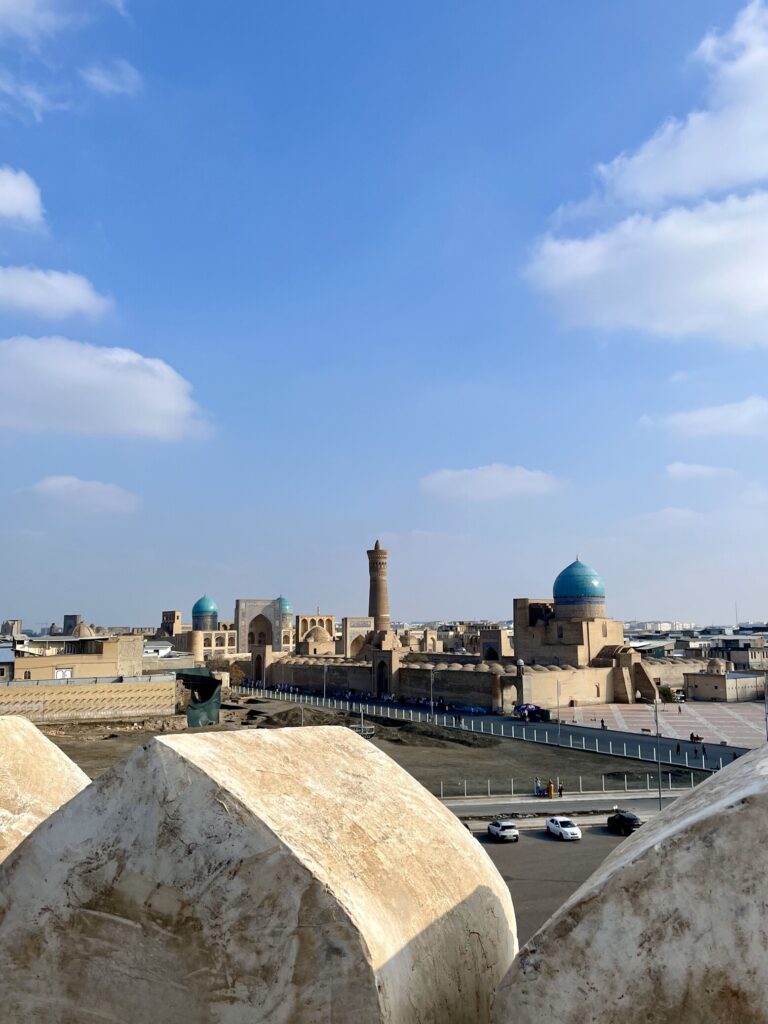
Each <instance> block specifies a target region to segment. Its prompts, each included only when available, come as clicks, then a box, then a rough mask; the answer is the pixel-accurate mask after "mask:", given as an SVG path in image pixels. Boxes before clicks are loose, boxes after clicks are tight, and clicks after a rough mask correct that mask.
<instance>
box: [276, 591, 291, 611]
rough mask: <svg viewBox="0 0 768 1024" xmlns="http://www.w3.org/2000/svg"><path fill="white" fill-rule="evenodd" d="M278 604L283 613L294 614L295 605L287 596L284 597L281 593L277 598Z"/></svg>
mask: <svg viewBox="0 0 768 1024" xmlns="http://www.w3.org/2000/svg"><path fill="white" fill-rule="evenodd" d="M277 606H278V608H279V609H280V614H281V615H293V606H292V605H291V602H290V601H289V600H288V598H287V597H283V595H282V594H281V595H280V597H278V599H277Z"/></svg>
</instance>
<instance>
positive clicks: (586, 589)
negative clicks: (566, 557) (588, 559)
mask: <svg viewBox="0 0 768 1024" xmlns="http://www.w3.org/2000/svg"><path fill="white" fill-rule="evenodd" d="M552 593H553V596H554V598H555V601H561V602H563V603H564V604H580V603H582V602H584V601H604V600H605V584H604V583H603V580H602V577H601V576H600V574H599V573H596V572H595V570H594V569H590V567H589V566H588V565H585V564H584V563H583V562H580V561H579V559H578V558H577V559H576V561H575V562H571V564H570V565H566V567H565V568H564V569H563V571H562V572H561V573H560V575H559V576H558V577H557V579H556V580H555V585H554V587H553V588H552Z"/></svg>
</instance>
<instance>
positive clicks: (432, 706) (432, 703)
mask: <svg viewBox="0 0 768 1024" xmlns="http://www.w3.org/2000/svg"><path fill="white" fill-rule="evenodd" d="M434 687H435V670H434V669H433V668H431V669H430V670H429V720H430V722H434V721H435V698H434Z"/></svg>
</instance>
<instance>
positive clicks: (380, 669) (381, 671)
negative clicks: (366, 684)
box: [376, 661, 389, 697]
mask: <svg viewBox="0 0 768 1024" xmlns="http://www.w3.org/2000/svg"><path fill="white" fill-rule="evenodd" d="M388 692H389V671H388V670H387V663H386V661H380V662H379V663H378V665H377V666H376V696H377V697H382V696H383V695H384V694H385V693H388Z"/></svg>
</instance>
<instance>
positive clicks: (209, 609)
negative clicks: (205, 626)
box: [192, 594, 219, 616]
mask: <svg viewBox="0 0 768 1024" xmlns="http://www.w3.org/2000/svg"><path fill="white" fill-rule="evenodd" d="M218 614H219V607H218V605H217V604H216V602H215V601H212V600H211V598H210V597H208V595H207V594H203V596H202V597H201V598H198V600H197V601H195V603H194V604H193V605H192V615H193V616H195V615H218Z"/></svg>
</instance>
